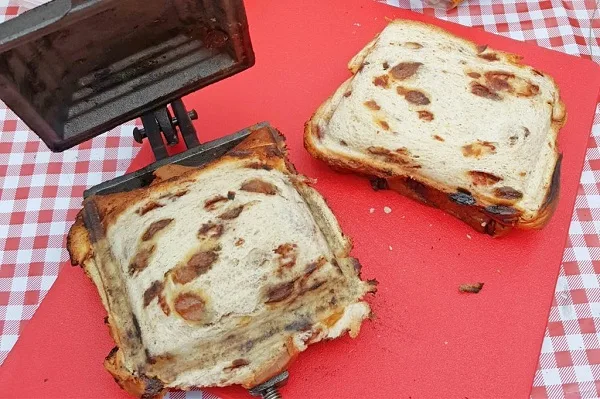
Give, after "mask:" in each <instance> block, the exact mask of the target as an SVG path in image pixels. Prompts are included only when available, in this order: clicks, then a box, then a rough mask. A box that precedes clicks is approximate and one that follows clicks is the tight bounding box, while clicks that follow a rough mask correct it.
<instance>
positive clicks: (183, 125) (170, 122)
mask: <svg viewBox="0 0 600 399" xmlns="http://www.w3.org/2000/svg"><path fill="white" fill-rule="evenodd" d="M171 108H172V109H173V112H174V113H175V116H174V117H173V116H172V115H171V112H170V111H169V109H168V108H167V107H166V106H164V107H160V108H157V109H155V110H152V111H150V112H146V113H145V114H143V115H142V124H143V125H144V127H143V128H141V129H140V128H137V127H136V128H134V129H133V139H134V140H135V141H137V142H138V143H142V142H143V140H144V138H148V141H149V142H150V147H152V152H153V153H154V157H155V158H156V160H157V161H159V160H161V159H164V158H167V157H168V156H169V154H168V153H167V148H166V147H165V142H166V143H167V145H175V144H178V143H179V135H178V133H177V128H179V131H180V132H181V136H182V137H183V141H184V142H185V145H186V146H187V148H188V149H189V148H193V147H197V146H198V145H200V141H198V136H196V129H195V128H194V125H193V124H192V120H195V119H198V114H197V113H196V111H195V110H191V111H189V112H188V111H187V110H186V109H185V105H184V104H183V101H181V99H177V100H175V101H173V102H172V103H171ZM163 138H164V140H163Z"/></svg>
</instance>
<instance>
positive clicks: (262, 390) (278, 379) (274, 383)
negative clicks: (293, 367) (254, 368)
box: [250, 370, 290, 399]
mask: <svg viewBox="0 0 600 399" xmlns="http://www.w3.org/2000/svg"><path fill="white" fill-rule="evenodd" d="M289 376H290V373H288V372H287V370H286V371H284V372H283V373H281V374H278V375H276V376H275V377H273V378H271V379H270V380H268V381H266V382H263V383H262V384H260V385H257V386H255V387H254V388H252V389H251V390H250V395H252V396H260V397H261V398H262V399H281V394H280V393H279V391H278V390H277V388H281V387H282V386H284V385H285V383H286V382H287V380H288V377H289Z"/></svg>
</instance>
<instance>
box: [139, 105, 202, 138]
mask: <svg viewBox="0 0 600 399" xmlns="http://www.w3.org/2000/svg"><path fill="white" fill-rule="evenodd" d="M188 116H189V117H190V119H191V120H193V121H195V120H196V119H198V113H197V112H196V110H195V109H193V110H191V111H189V112H188ZM171 124H172V125H173V127H175V126H179V121H178V120H177V118H175V117H173V118H172V119H171ZM145 138H146V131H145V130H144V128H139V127H134V128H133V139H134V140H135V141H136V142H138V143H140V144H142V142H143V141H144V139H145Z"/></svg>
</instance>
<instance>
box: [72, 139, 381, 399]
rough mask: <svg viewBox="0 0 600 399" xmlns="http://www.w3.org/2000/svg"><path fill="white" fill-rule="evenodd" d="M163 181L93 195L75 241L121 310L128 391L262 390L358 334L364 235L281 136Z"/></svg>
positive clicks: (109, 302) (120, 374) (121, 380)
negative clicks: (291, 367)
mask: <svg viewBox="0 0 600 399" xmlns="http://www.w3.org/2000/svg"><path fill="white" fill-rule="evenodd" d="M156 175H157V178H156V179H155V180H154V182H153V184H152V185H151V186H149V187H147V188H143V189H139V190H135V191H132V192H128V193H119V194H111V195H107V196H102V197H91V198H88V199H86V200H85V201H84V210H83V211H82V212H80V214H79V215H78V217H77V220H76V222H75V224H74V225H73V227H72V228H71V231H70V232H69V235H68V240H67V241H68V250H69V253H70V255H71V261H72V263H73V264H74V265H81V266H82V267H83V268H84V270H85V272H86V273H87V274H88V276H89V277H90V278H91V279H92V281H93V282H94V284H95V285H96V287H97V288H98V292H99V294H100V297H101V299H102V302H103V304H104V306H105V308H106V309H107V312H108V318H107V321H108V325H109V328H110V334H111V336H112V337H113V339H114V340H115V343H116V345H117V348H115V350H113V351H112V352H111V353H110V354H109V356H108V357H107V359H106V361H105V367H106V368H107V370H108V371H109V372H110V373H111V374H112V375H113V377H114V378H115V380H116V381H117V383H118V384H119V385H120V386H121V387H123V389H125V390H127V391H128V392H129V393H131V394H132V395H135V396H138V397H143V398H148V399H149V398H158V397H161V396H162V395H163V394H164V393H165V392H166V390H167V389H168V388H179V389H190V388H193V387H195V386H225V385H231V384H241V385H243V386H245V387H252V386H255V385H257V384H259V383H261V382H264V381H266V380H268V379H269V378H271V377H272V376H274V375H276V374H278V373H279V372H281V371H282V370H285V369H286V368H287V366H288V364H289V363H290V362H291V361H293V359H295V358H296V356H297V355H298V354H299V353H300V352H301V351H303V350H304V349H306V347H307V345H309V344H311V343H314V342H318V341H321V340H324V339H332V338H336V337H338V336H340V335H342V334H344V333H345V332H346V331H349V333H350V335H351V336H355V335H356V334H357V333H358V330H359V327H360V324H361V322H362V320H363V319H365V318H367V317H369V315H370V309H369V306H368V305H367V304H366V303H365V302H363V301H362V300H361V298H362V297H363V295H364V294H366V293H367V292H373V291H374V290H375V282H373V281H370V282H363V281H361V279H360V276H359V275H360V264H359V263H358V261H357V260H355V259H353V258H351V257H350V256H349V252H350V250H351V242H350V240H349V239H348V238H347V237H345V236H344V235H343V233H342V232H341V230H340V228H339V225H338V224H337V221H336V220H335V217H334V216H333V214H332V213H331V211H330V210H329V208H328V207H327V205H326V204H325V202H324V200H323V198H322V197H321V196H320V195H318V193H316V191H315V190H314V189H312V188H311V187H309V186H308V185H307V184H306V179H304V178H303V177H302V176H300V175H297V174H296V172H295V168H294V167H293V165H291V164H290V163H289V162H288V161H287V159H286V156H285V146H284V142H283V139H282V137H280V136H279V135H278V134H275V133H274V130H272V129H270V128H261V129H258V130H256V131H254V132H253V133H252V134H251V135H250V136H249V137H248V138H247V139H246V140H245V141H243V142H242V143H241V144H240V145H238V146H237V147H236V148H235V149H234V150H232V151H230V152H229V153H228V154H226V155H225V156H224V157H222V158H220V159H219V160H217V161H215V162H213V163H210V164H208V165H206V166H204V167H202V168H191V169H190V168H183V167H168V168H164V169H162V170H159V171H158V172H157V174H156ZM220 193H222V195H221V194H220ZM94 218H96V219H95V220H96V223H94ZM253 218H254V219H253ZM264 218H268V219H269V221H268V223H269V228H268V229H265V228H264V224H265V219H264ZM255 220H262V221H261V222H256V221H255ZM95 226H96V227H95ZM97 226H101V227H100V228H97ZM144 251H147V252H148V253H147V256H145V257H143V259H142V260H141V258H140V253H143V252H144ZM236 279H237V280H236Z"/></svg>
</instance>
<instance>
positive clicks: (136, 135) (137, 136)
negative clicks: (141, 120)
mask: <svg viewBox="0 0 600 399" xmlns="http://www.w3.org/2000/svg"><path fill="white" fill-rule="evenodd" d="M145 138H146V131H145V130H144V129H143V128H142V129H140V128H139V127H134V128H133V139H134V140H135V141H136V142H138V143H140V144H142V141H144V139H145Z"/></svg>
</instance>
